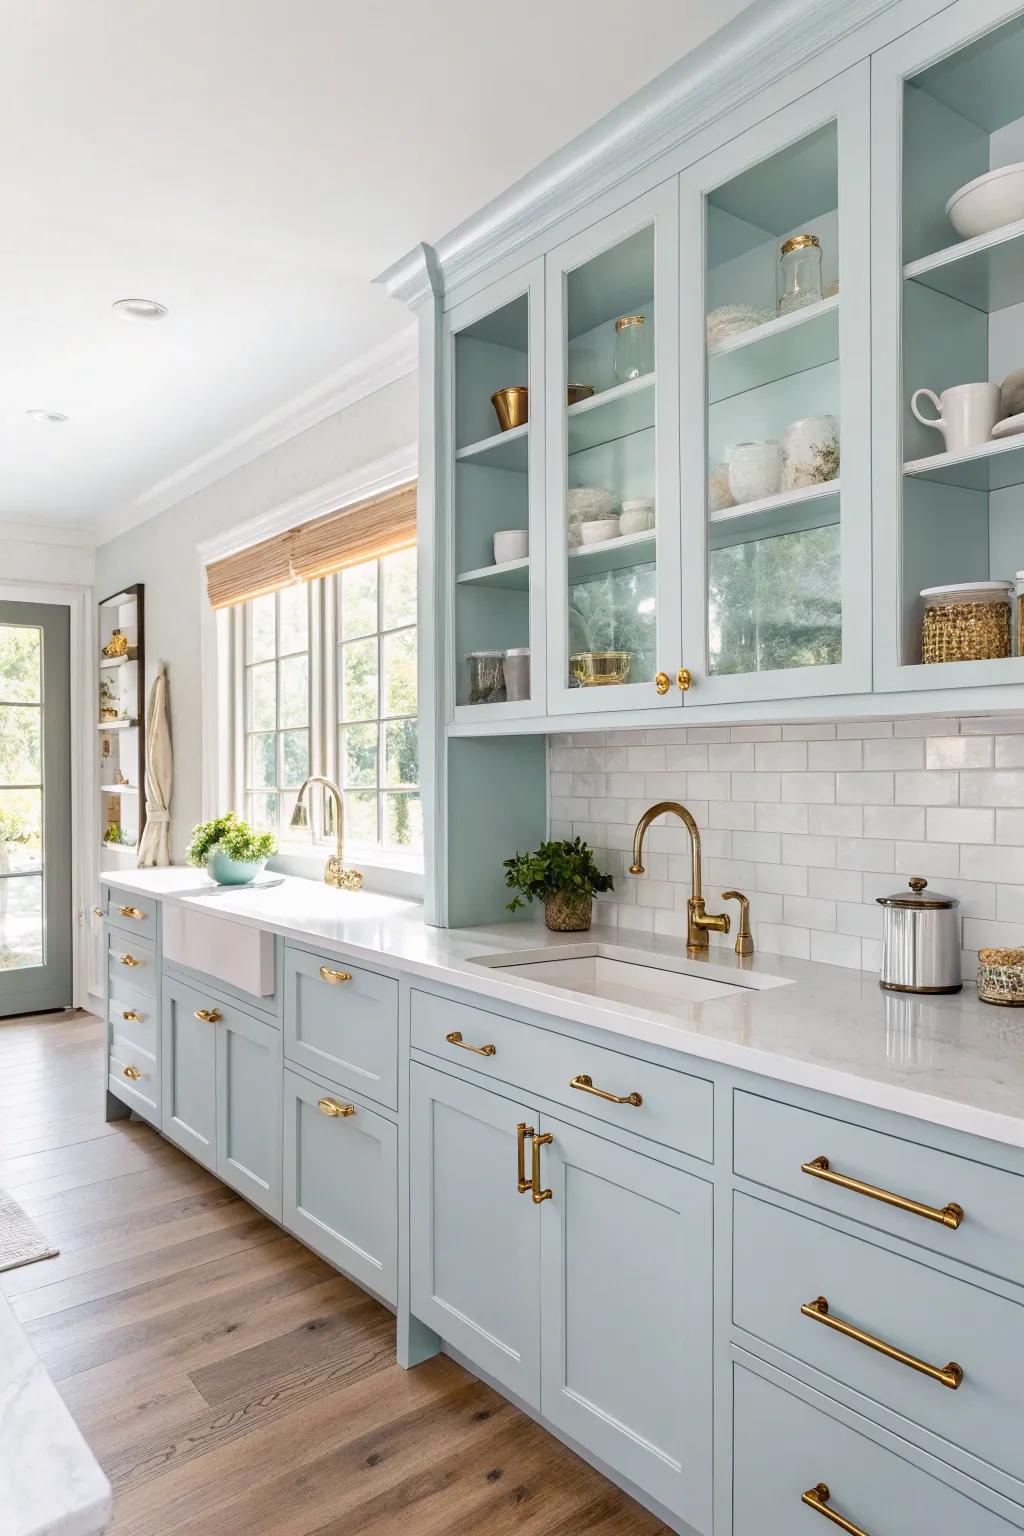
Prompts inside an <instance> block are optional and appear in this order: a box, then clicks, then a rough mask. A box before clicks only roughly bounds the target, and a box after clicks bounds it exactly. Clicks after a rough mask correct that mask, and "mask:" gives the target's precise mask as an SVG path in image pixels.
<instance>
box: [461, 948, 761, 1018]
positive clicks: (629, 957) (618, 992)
mask: <svg viewBox="0 0 1024 1536" xmlns="http://www.w3.org/2000/svg"><path fill="white" fill-rule="evenodd" d="M472 963H473V964H474V965H484V966H487V967H488V968H489V969H494V970H500V971H501V972H502V973H503V974H504V975H507V976H516V977H518V978H520V979H522V980H524V981H530V982H538V983H541V984H542V985H545V986H549V987H559V988H560V989H562V990H563V991H566V992H575V993H578V994H579V995H580V996H582V997H599V998H603V999H606V1000H607V1001H608V1002H617V1003H627V1004H630V1005H632V1006H633V1007H654V1008H660V1009H661V1010H662V1011H665V1010H666V1005H668V1007H669V1008H671V1006H672V1004H673V1003H705V1002H710V1001H711V1000H712V999H714V998H716V997H728V996H729V995H730V994H731V993H737V992H744V991H751V990H753V991H759V990H762V989H764V988H766V987H784V986H787V985H788V978H787V977H784V976H770V975H768V974H767V973H765V972H757V971H742V972H735V971H732V970H731V969H729V968H727V966H726V965H725V964H722V965H716V964H715V963H714V962H713V961H710V960H695V961H689V960H687V959H686V958H680V959H679V960H677V959H675V958H674V957H673V956H668V955H660V954H649V953H647V952H645V951H642V950H630V949H626V948H622V947H620V946H618V945H614V944H600V943H584V944H573V945H570V946H567V947H566V948H564V949H560V950H558V951H557V952H552V951H551V950H550V949H535V950H525V949H520V950H510V951H505V952H503V953H499V954H490V955H475V956H474V957H473V962H472ZM726 978H728V979H726Z"/></svg>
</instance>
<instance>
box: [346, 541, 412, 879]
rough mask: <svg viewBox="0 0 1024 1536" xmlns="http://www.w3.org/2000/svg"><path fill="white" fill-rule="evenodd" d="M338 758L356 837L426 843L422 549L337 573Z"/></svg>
mask: <svg viewBox="0 0 1024 1536" xmlns="http://www.w3.org/2000/svg"><path fill="white" fill-rule="evenodd" d="M335 583H336V591H335V604H336V609H337V630H338V652H337V654H338V665H337V692H338V764H339V768H340V774H341V785H342V788H343V790H344V792H345V806H346V810H347V814H348V827H347V829H346V830H347V832H348V835H349V836H350V837H351V838H352V840H353V842H355V843H367V844H375V845H378V846H380V847H384V848H397V849H406V850H413V849H418V848H420V847H422V843H423V814H422V811H421V808H420V795H419V781H420V775H419V752H418V747H417V735H416V551H415V550H414V549H407V550H403V551H401V553H399V554H395V555H386V556H384V558H383V559H381V560H368V561H366V563H365V564H363V565H355V566H351V567H350V568H349V569H348V570H344V571H341V572H340V573H339V574H338V575H337V576H336V577H335Z"/></svg>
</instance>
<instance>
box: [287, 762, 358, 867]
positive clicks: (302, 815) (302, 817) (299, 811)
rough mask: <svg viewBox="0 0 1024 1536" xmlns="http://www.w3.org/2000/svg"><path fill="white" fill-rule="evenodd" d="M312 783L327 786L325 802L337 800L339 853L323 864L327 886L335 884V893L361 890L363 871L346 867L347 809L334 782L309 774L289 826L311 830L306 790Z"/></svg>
mask: <svg viewBox="0 0 1024 1536" xmlns="http://www.w3.org/2000/svg"><path fill="white" fill-rule="evenodd" d="M311 784H322V785H323V787H324V801H325V802H326V801H327V799H328V797H330V799H332V800H333V801H334V830H335V833H336V834H337V846H336V851H335V852H334V853H332V854H331V856H330V858H329V859H328V860H327V863H326V864H325V865H324V880H325V882H326V883H327V884H328V885H333V886H334V888H335V890H338V891H358V890H360V889H361V888H362V884H363V875H362V871H361V870H358V869H346V868H345V809H344V802H343V800H342V796H341V790H340V789H339V788H338V786H337V784H335V783H334V782H333V780H331V779H325V778H324V777H323V775H322V774H319V773H314V774H311V775H310V777H309V778H308V779H307V780H306V782H305V783H304V784H303V786H302V788H301V789H300V790H299V796H298V799H297V800H296V802H295V809H294V811H293V812H292V819H291V823H290V825H291V826H293V827H295V828H299V827H309V824H310V823H309V811H308V810H307V809H306V790H307V789H308V788H309V786H310V785H311ZM310 830H312V829H310ZM314 836H315V834H314Z"/></svg>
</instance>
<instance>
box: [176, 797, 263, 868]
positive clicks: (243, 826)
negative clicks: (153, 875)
mask: <svg viewBox="0 0 1024 1536" xmlns="http://www.w3.org/2000/svg"><path fill="white" fill-rule="evenodd" d="M276 852H277V839H276V838H275V837H274V834H273V833H272V832H254V831H253V829H252V827H250V825H249V823H248V822H247V821H239V820H238V818H237V816H236V815H235V814H234V812H233V811H229V812H228V814H227V815H226V816H218V817H217V818H216V819H215V820H214V821H201V822H200V823H199V825H198V826H197V827H194V828H193V830H192V840H191V842H190V843H189V845H188V854H187V856H186V857H187V859H188V862H189V864H193V865H195V866H197V867H198V868H200V869H203V868H205V869H206V872H207V874H208V875H209V876H210V878H211V880H216V882H217V884H218V885H248V884H249V883H250V882H251V881H252V880H255V878H256V876H257V875H258V874H259V873H260V871H261V870H262V868H263V866H264V865H265V864H266V862H267V860H268V859H269V858H271V857H272V856H273V855H274V854H275V853H276Z"/></svg>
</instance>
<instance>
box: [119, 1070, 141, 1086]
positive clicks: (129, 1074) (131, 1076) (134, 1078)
mask: <svg viewBox="0 0 1024 1536" xmlns="http://www.w3.org/2000/svg"><path fill="white" fill-rule="evenodd" d="M121 1076H122V1077H126V1078H127V1079H128V1081H129V1082H130V1083H137V1082H138V1080H139V1078H140V1077H141V1076H142V1073H141V1072H140V1071H139V1069H138V1067H122V1068H121Z"/></svg>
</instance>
